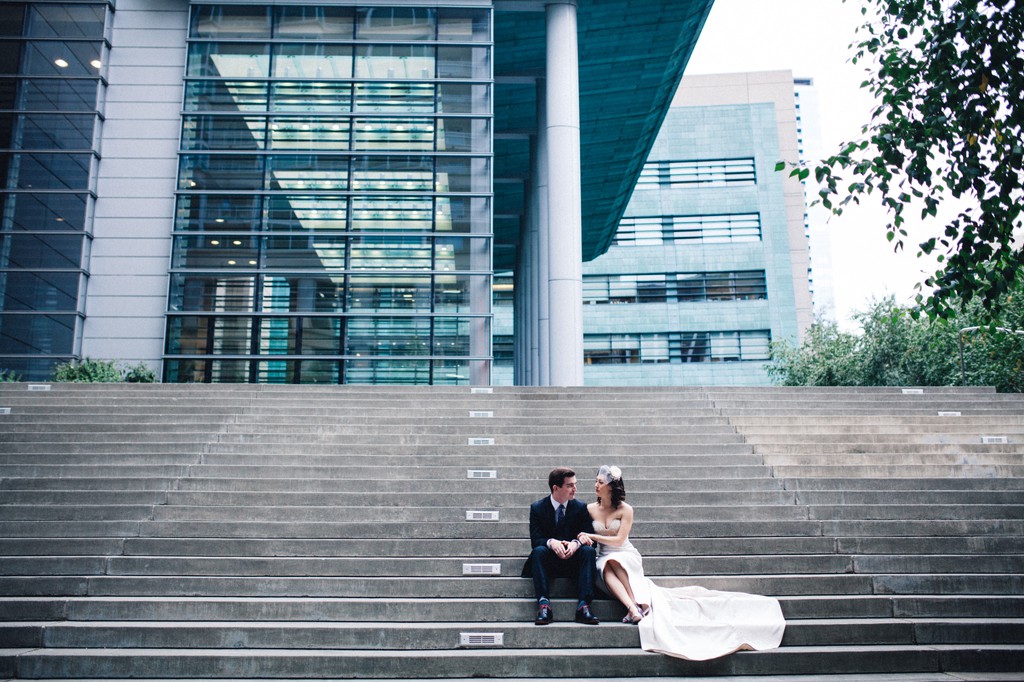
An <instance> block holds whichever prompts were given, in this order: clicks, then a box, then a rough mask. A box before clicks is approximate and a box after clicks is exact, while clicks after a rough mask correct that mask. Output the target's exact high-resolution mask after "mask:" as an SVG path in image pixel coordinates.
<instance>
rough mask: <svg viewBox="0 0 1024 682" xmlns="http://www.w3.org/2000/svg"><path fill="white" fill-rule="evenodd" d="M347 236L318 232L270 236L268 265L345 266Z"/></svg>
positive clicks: (285, 267) (329, 267)
mask: <svg viewBox="0 0 1024 682" xmlns="http://www.w3.org/2000/svg"><path fill="white" fill-rule="evenodd" d="M345 245H346V240H345V238H344V237H332V236H323V235H318V234H308V235H305V234H302V235H274V236H271V237H268V238H267V247H266V249H267V255H266V261H267V262H266V267H268V268H277V269H289V270H296V269H303V270H317V271H324V270H344V268H345Z"/></svg>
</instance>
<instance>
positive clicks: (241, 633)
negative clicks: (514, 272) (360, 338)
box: [0, 384, 1024, 682]
mask: <svg viewBox="0 0 1024 682" xmlns="http://www.w3.org/2000/svg"><path fill="white" fill-rule="evenodd" d="M910 391H911V392H907V389H898V388H896V389H784V388H772V389H749V388H742V389H741V388H733V389H724V388H714V389H699V388H650V389H636V388H632V389H631V388H615V389H605V388H584V389H537V388H494V389H493V390H491V389H469V388H438V387H422V388H398V387H354V386H343V387H320V386H309V387H291V386H281V387H278V386H224V385H222V386H207V385H194V386H177V385H149V386H138V385H136V386H132V385H66V384H64V385H62V384H53V385H52V386H50V385H32V384H0V678H50V679H60V678H92V679H114V678H128V677H134V678H150V679H166V678H193V679H214V678H249V679H268V678H289V679H313V678H321V679H322V678H365V679H428V678H449V679H468V678H474V677H503V678H512V679H528V678H537V677H563V678H577V679H599V678H606V677H632V678H644V677H672V676H746V675H764V676H773V677H772V679H779V680H781V679H811V678H813V679H851V680H852V679H857V680H862V679H864V680H866V679H878V680H882V679H885V680H897V679H901V680H902V679H905V680H914V682H921V681H923V680H940V679H941V680H953V679H975V680H980V679H1024V399H1022V396H1019V395H1001V394H996V393H993V392H990V391H984V390H978V389H960V390H957V389H933V388H926V389H910ZM605 463H610V464H617V465H619V466H621V467H622V469H623V472H624V478H625V481H626V486H627V491H628V500H629V501H630V502H631V503H632V504H634V505H635V506H636V508H637V525H636V528H635V532H634V541H635V543H636V545H637V547H638V548H639V549H640V551H641V552H642V553H643V554H644V556H645V566H646V568H647V571H648V573H649V574H651V575H652V576H653V577H654V578H655V580H656V581H657V582H658V583H660V584H662V585H665V586H677V585H690V584H699V585H703V586H705V587H709V588H718V589H727V590H741V591H748V592H755V593H761V594H770V595H775V596H778V597H779V598H780V600H781V601H782V604H783V609H784V611H785V613H786V616H787V619H788V627H787V631H786V636H785V640H784V642H783V646H782V647H781V648H779V649H778V650H775V651H771V652H762V653H752V652H742V653H738V654H734V655H732V656H729V657H726V658H723V659H718V660H715V661H709V662H705V663H694V662H688V661H682V660H678V659H673V658H668V657H664V656H659V655H654V654H647V653H644V652H642V651H640V650H639V648H638V641H639V640H638V636H637V632H636V628H635V627H632V626H626V625H622V624H619V623H618V620H619V618H620V617H621V616H622V614H623V610H622V608H621V607H620V606H619V605H618V604H616V603H612V602H611V601H609V600H599V601H598V602H596V603H595V611H596V613H597V615H598V616H599V617H601V618H602V619H604V620H606V621H608V622H606V623H602V625H600V626H598V627H586V626H581V625H576V624H574V623H572V622H571V617H572V603H571V602H570V601H569V599H568V597H569V595H570V594H571V591H570V589H569V588H570V586H569V585H568V584H565V585H560V586H559V590H560V592H559V594H558V595H557V596H558V597H559V599H557V600H556V602H555V605H554V606H555V618H556V621H559V622H556V623H555V624H554V625H552V626H548V627H544V628H538V627H535V626H534V625H533V624H532V617H533V612H534V605H533V601H532V586H531V584H530V583H529V581H527V580H524V579H522V578H520V577H518V576H519V571H520V567H521V565H522V562H523V559H524V557H525V556H526V554H527V553H528V549H529V548H528V544H529V543H528V540H527V513H526V512H527V505H528V504H529V503H530V502H531V501H532V500H534V499H537V498H539V497H541V496H543V495H544V493H545V490H544V488H545V479H546V475H547V472H548V471H549V470H550V469H551V468H552V467H553V466H555V465H558V464H566V465H569V466H572V467H574V468H575V469H576V470H577V472H578V474H579V478H580V481H581V486H580V489H581V497H583V498H584V499H592V497H593V493H592V490H591V489H590V486H589V481H590V480H592V476H593V474H594V473H595V472H596V470H597V468H598V466H599V465H601V464H605ZM492 572H495V573H496V574H493V575H492V574H491V573H492ZM841 675H852V676H854V677H850V678H843V677H838V676H841ZM805 676H806V677H805Z"/></svg>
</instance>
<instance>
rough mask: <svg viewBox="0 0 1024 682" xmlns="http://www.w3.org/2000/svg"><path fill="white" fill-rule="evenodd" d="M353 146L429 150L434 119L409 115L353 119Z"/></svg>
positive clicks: (375, 148) (373, 148) (432, 139)
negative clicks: (406, 116) (414, 117)
mask: <svg viewBox="0 0 1024 682" xmlns="http://www.w3.org/2000/svg"><path fill="white" fill-rule="evenodd" d="M352 129H353V132H352V138H353V139H352V143H353V148H354V149H365V150H391V149H394V150H402V151H405V150H408V151H432V150H433V149H434V121H433V120H432V119H413V118H357V119H354V120H353V121H352Z"/></svg>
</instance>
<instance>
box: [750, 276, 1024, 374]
mask: <svg viewBox="0 0 1024 682" xmlns="http://www.w3.org/2000/svg"><path fill="white" fill-rule="evenodd" d="M997 303H998V307H999V309H1000V310H1001V315H1000V318H999V320H998V324H987V325H986V324H984V323H983V320H985V319H987V318H988V316H989V313H988V311H987V310H985V308H984V306H983V305H981V303H980V302H979V301H977V300H975V301H972V302H971V303H969V304H964V305H962V306H961V305H960V304H959V303H955V304H954V306H955V307H956V308H958V309H960V310H959V312H957V313H956V314H955V315H954V316H953V317H952V318H951V319H948V320H946V319H934V320H933V319H930V318H927V317H920V316H918V317H915V316H914V315H913V309H911V308H908V307H904V306H898V305H896V302H895V299H894V298H893V297H891V296H889V297H886V298H884V299H881V300H876V301H872V302H871V304H870V305H869V306H868V308H867V310H865V311H863V312H859V313H857V314H856V315H855V316H854V319H855V320H856V321H857V322H858V323H859V324H860V326H861V332H860V333H859V334H851V333H848V332H843V331H841V330H840V329H839V328H838V326H837V325H836V324H835V323H834V322H829V321H824V320H818V321H816V322H815V323H814V324H813V325H812V326H811V328H810V329H809V330H808V333H807V335H806V337H805V339H804V342H803V343H802V344H801V345H800V346H799V347H794V346H793V345H791V344H789V343H787V342H784V341H783V342H780V343H775V344H772V363H771V364H770V365H768V366H767V371H768V374H769V376H770V377H771V378H772V379H773V381H775V382H776V383H778V384H782V385H784V386H956V385H960V384H961V383H964V384H967V385H976V386H995V388H996V389H997V390H999V391H1007V392H1024V335H1018V334H1013V333H1008V332H1006V331H1000V329H997V328H996V327H1000V328H1003V329H1010V330H1022V331H1024V286H1021V287H1018V290H1017V291H1014V292H1011V293H1010V294H1007V295H1006V296H1004V297H1003V298H1002V299H1001V300H1000V301H998V302H997ZM968 327H977V330H976V331H974V332H969V333H965V334H961V330H962V329H964V328H968ZM961 338H962V341H963V346H962V347H963V356H964V363H963V371H961V366H960V348H961Z"/></svg>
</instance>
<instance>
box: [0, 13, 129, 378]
mask: <svg viewBox="0 0 1024 682" xmlns="http://www.w3.org/2000/svg"><path fill="white" fill-rule="evenodd" d="M111 9H112V6H111V5H109V4H108V3H105V2H95V3H90V2H75V3H70V2H3V3H0V182H2V185H0V370H9V371H11V372H13V373H15V374H16V375H18V376H19V377H20V378H22V379H24V380H29V381H39V380H46V379H48V378H49V376H50V374H51V372H52V369H53V367H54V365H56V364H57V363H59V362H65V361H67V360H70V359H72V358H74V357H76V356H77V353H78V349H79V347H80V341H79V339H80V336H81V323H82V321H83V320H84V315H83V308H84V306H83V302H84V290H85V284H86V277H87V267H86V264H87V263H88V257H89V240H90V233H91V224H90V222H91V215H92V203H93V199H94V195H93V193H92V189H93V187H92V184H93V175H94V169H95V165H96V162H97V160H98V158H99V156H98V154H97V143H96V141H97V139H98V137H99V136H98V128H99V125H100V122H101V120H102V116H101V114H100V111H101V104H102V96H103V91H104V88H105V82H104V81H103V79H102V72H103V63H104V60H105V57H106V53H107V50H108V49H109V44H108V42H107V40H106V32H107V24H108V22H107V14H108V12H110V11H111Z"/></svg>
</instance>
